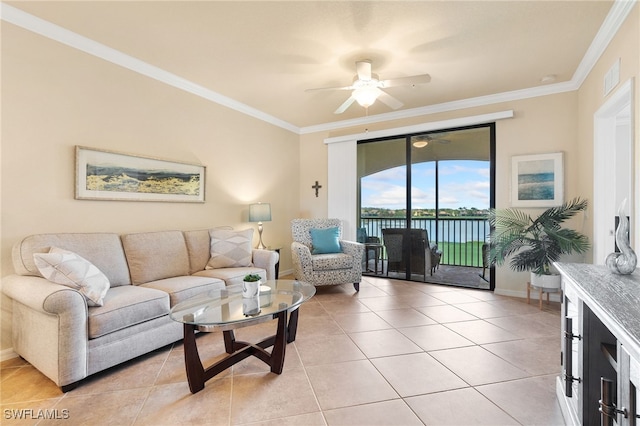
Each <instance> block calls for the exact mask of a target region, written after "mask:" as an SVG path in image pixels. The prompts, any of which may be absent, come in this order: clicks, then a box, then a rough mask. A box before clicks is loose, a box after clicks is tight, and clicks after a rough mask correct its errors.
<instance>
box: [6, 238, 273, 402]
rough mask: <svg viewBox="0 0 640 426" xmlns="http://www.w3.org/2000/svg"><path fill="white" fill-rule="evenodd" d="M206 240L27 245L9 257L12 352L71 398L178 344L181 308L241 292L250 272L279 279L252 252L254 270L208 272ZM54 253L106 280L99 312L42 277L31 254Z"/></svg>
mask: <svg viewBox="0 0 640 426" xmlns="http://www.w3.org/2000/svg"><path fill="white" fill-rule="evenodd" d="M210 235H212V234H210V230H197V231H184V232H183V231H161V232H148V233H136V234H126V235H118V234H112V233H91V234H73V233H69V234H40V235H32V236H29V237H26V238H24V239H23V240H22V241H19V242H18V243H16V244H15V246H14V248H13V264H14V268H15V274H13V275H9V276H6V277H4V278H3V279H2V290H3V292H4V293H5V294H6V295H7V296H8V297H9V298H11V300H12V309H13V321H12V338H13V350H14V351H15V352H16V353H17V354H19V355H20V356H21V357H23V358H24V359H26V360H27V361H28V362H29V363H31V364H32V365H33V366H34V367H36V368H37V369H38V370H40V371H41V372H42V373H43V374H45V375H46V376H47V377H49V378H50V379H51V380H53V381H54V382H55V383H56V384H57V385H58V386H60V387H61V388H62V390H63V391H67V390H70V389H72V388H73V387H75V386H76V384H77V382H78V381H80V380H82V379H84V378H85V377H87V376H90V375H92V374H94V373H97V372H99V371H101V370H104V369H107V368H109V367H112V366H114V365H117V364H119V363H122V362H124V361H127V360H130V359H132V358H135V357H138V356H140V355H142V354H145V353H147V352H149V351H152V350H154V349H157V348H160V347H162V346H165V345H167V344H170V343H172V342H175V341H177V340H180V339H181V338H182V324H180V323H177V322H175V321H172V320H171V319H170V318H169V315H168V314H169V311H170V309H171V307H172V306H174V305H175V304H176V303H179V302H181V301H183V300H186V299H188V298H190V297H193V296H195V295H197V294H200V293H203V292H207V291H210V290H214V289H219V288H222V287H224V286H225V284H226V285H229V284H233V283H240V282H242V278H243V277H244V276H245V275H246V274H247V273H258V274H260V275H261V276H262V277H263V278H265V279H273V278H275V266H276V263H277V261H278V253H276V252H274V251H269V250H257V249H251V246H249V247H248V250H249V251H248V255H249V256H250V257H251V259H250V265H252V266H241V267H227V268H215V269H205V268H206V267H207V264H208V262H209V261H210V259H211V258H212V256H211V251H212V249H211V236H210ZM213 235H217V234H213ZM216 241H217V240H216ZM249 241H250V239H249ZM249 244H250V243H249ZM51 247H57V248H61V249H64V250H67V251H70V252H73V253H76V254H77V255H79V256H81V257H82V258H84V259H86V260H87V261H88V262H90V263H91V264H93V265H95V266H96V267H97V268H98V269H99V270H100V271H101V272H102V273H103V274H104V275H106V277H107V278H108V281H109V286H108V290H106V295H105V296H104V302H103V306H89V305H88V303H87V299H86V298H85V297H84V296H83V295H82V294H81V293H80V292H79V291H77V290H76V289H73V288H70V287H68V286H64V285H60V284H55V283H53V282H51V281H49V280H47V279H45V278H43V276H42V275H41V273H40V270H39V269H38V267H37V266H36V264H35V262H34V253H47V252H48V251H49V249H50V248H51Z"/></svg>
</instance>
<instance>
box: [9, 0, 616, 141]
mask: <svg viewBox="0 0 640 426" xmlns="http://www.w3.org/2000/svg"><path fill="white" fill-rule="evenodd" d="M5 4H6V5H9V6H10V7H11V10H12V11H14V12H15V9H19V10H18V11H17V12H20V11H23V12H26V13H28V14H30V15H33V16H35V17H38V18H42V19H44V20H46V21H48V22H49V23H53V24H56V25H58V26H60V27H62V28H65V29H67V30H70V31H72V32H73V33H75V34H77V35H81V36H84V37H87V38H89V39H91V40H93V41H94V42H97V43H100V44H102V45H105V46H108V47H110V48H112V49H116V50H117V51H119V52H121V53H122V54H124V55H126V58H130V59H131V60H132V61H134V62H135V63H138V64H139V63H140V62H139V61H144V62H145V63H148V64H151V65H153V66H155V67H158V68H160V69H161V70H164V71H167V72H169V73H171V74H173V75H175V76H177V77H179V78H180V79H179V80H181V82H182V83H181V84H185V82H184V80H186V81H188V83H195V84H196V85H197V86H196V87H197V88H198V90H195V92H198V91H200V92H203V93H205V97H209V98H211V99H213V100H214V101H216V99H218V98H217V97H219V99H221V102H222V103H225V102H226V103H228V104H233V103H234V102H240V103H241V104H238V105H239V107H238V108H237V109H243V108H244V107H245V105H246V106H247V107H248V110H249V111H250V113H253V114H254V115H260V114H265V117H266V118H267V120H270V119H272V118H273V119H274V120H275V121H279V124H281V125H283V127H288V128H291V129H293V130H297V131H301V130H302V131H303V132H304V130H305V129H310V128H318V127H322V126H327V125H329V124H328V123H332V122H336V121H342V120H351V121H357V119H362V118H363V117H365V115H366V111H365V109H364V108H362V107H360V106H359V105H357V104H356V103H354V104H353V105H352V106H351V107H350V108H349V109H348V110H347V111H346V112H345V113H343V114H341V115H335V114H334V113H333V111H334V110H335V109H336V108H337V107H338V106H339V105H340V104H341V103H342V102H343V101H344V100H345V99H346V98H347V97H348V96H349V92H347V91H331V92H325V91H322V92H305V89H309V88H315V87H326V86H346V85H349V84H350V83H351V81H352V79H353V76H354V75H355V61H356V60H361V59H371V60H372V62H373V72H375V73H377V74H379V76H380V78H381V79H394V78H399V77H405V76H410V75H415V74H424V73H428V74H430V75H431V82H430V83H428V84H425V85H420V86H417V87H415V88H413V87H395V88H389V89H385V90H386V91H387V92H388V93H389V94H391V95H393V96H394V97H396V98H398V99H399V100H401V101H402V102H403V103H404V106H403V107H402V109H401V110H400V111H401V112H400V113H396V115H397V114H402V113H403V112H404V113H410V111H412V110H414V109H416V108H418V109H420V108H422V109H424V108H425V107H430V106H435V105H442V104H446V103H451V102H457V101H463V100H468V99H471V98H477V97H482V96H487V95H494V94H499V93H505V92H513V91H521V90H531V89H533V90H535V89H536V88H538V87H540V86H549V83H542V82H541V79H542V78H543V77H544V76H547V75H555V76H556V80H555V82H554V83H551V86H556V87H558V88H559V90H566V87H570V86H567V83H572V84H573V85H575V79H576V77H575V75H576V73H577V71H578V70H580V67H581V65H580V64H581V61H583V58H585V55H587V56H588V49H589V47H590V45H591V44H592V41H593V40H594V38H596V34H597V33H598V31H599V29H600V28H601V26H602V25H603V22H605V18H606V17H607V13H608V12H609V10H610V9H611V6H612V4H613V2H612V1H334V2H326V1H275V2H269V1H253V2H247V1H228V2H220V1H191V2H187V1H137V2H130V1H103V2H94V1H91V2H84V1H64V2H57V1H42V2H19V1H18V2H6V3H5ZM10 15H13V14H9V13H7V8H6V7H5V8H4V9H3V20H5V21H8V22H14V20H13V19H12V18H11V17H10ZM14 23H15V22H14ZM19 25H20V24H19ZM29 25H34V24H33V23H32V24H29ZM29 25H22V26H24V27H25V28H26V27H27V26H29ZM38 25H40V26H43V24H42V23H39V24H38ZM31 30H33V29H31ZM42 33H43V34H45V32H42ZM45 35H46V34H45ZM67 36H68V34H67ZM71 37H75V35H71ZM124 55H123V56H124ZM133 58H135V59H133ZM135 60H139V61H137V62H136V61H135ZM582 66H583V67H584V64H583V65H582ZM134 68H135V67H134ZM182 79H184V80H182ZM549 90H551V91H552V90H553V88H550V89H549ZM227 98H230V99H227ZM242 104H244V105H242ZM236 107H237V105H236ZM392 111H393V110H391V109H390V108H389V107H387V106H386V105H384V104H382V103H380V102H376V103H375V104H374V105H373V106H372V107H370V108H369V110H368V115H369V120H371V119H377V118H379V119H383V118H384V117H386V116H390V115H389V114H388V113H390V112H392ZM372 116H377V117H372Z"/></svg>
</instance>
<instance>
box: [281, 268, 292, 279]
mask: <svg viewBox="0 0 640 426" xmlns="http://www.w3.org/2000/svg"><path fill="white" fill-rule="evenodd" d="M289 275H293V269H286V270H282V269H281V270H280V271H278V276H279V277H280V278H282V277H288V276H289Z"/></svg>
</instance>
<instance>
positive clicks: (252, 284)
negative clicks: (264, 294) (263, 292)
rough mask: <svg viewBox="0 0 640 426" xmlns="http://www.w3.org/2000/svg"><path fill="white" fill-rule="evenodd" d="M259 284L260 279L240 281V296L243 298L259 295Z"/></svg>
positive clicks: (260, 282)
mask: <svg viewBox="0 0 640 426" xmlns="http://www.w3.org/2000/svg"><path fill="white" fill-rule="evenodd" d="M260 284H262V281H242V297H244V298H245V299H249V298H253V297H258V296H259V295H260Z"/></svg>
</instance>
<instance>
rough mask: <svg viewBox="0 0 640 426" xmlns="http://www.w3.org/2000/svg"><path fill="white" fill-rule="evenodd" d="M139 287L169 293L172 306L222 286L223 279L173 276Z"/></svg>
mask: <svg viewBox="0 0 640 426" xmlns="http://www.w3.org/2000/svg"><path fill="white" fill-rule="evenodd" d="M140 287H145V288H155V289H156V290H161V291H164V292H165V293H168V294H169V304H170V305H171V306H172V307H173V306H175V305H176V304H177V303H180V302H184V301H185V300H187V299H190V298H192V297H194V296H197V295H199V294H201V293H207V292H209V291H211V290H219V289H221V288H224V281H222V280H220V279H218V278H211V277H197V276H188V277H174V278H165V279H164V280H158V281H151V282H149V283H145V284H141V285H140Z"/></svg>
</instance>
